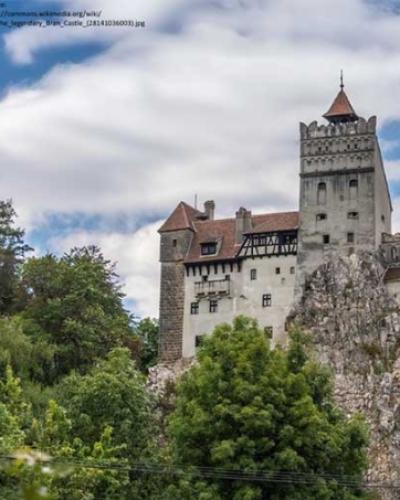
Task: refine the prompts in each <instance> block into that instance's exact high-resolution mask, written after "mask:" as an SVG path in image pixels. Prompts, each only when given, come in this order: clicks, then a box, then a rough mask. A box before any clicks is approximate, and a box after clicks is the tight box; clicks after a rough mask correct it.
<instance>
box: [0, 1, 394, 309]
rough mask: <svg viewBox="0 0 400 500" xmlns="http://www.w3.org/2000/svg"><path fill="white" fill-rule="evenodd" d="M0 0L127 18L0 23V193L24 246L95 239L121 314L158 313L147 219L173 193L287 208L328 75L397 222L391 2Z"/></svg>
mask: <svg viewBox="0 0 400 500" xmlns="http://www.w3.org/2000/svg"><path fill="white" fill-rule="evenodd" d="M5 1H6V0H5ZM0 3H1V2H0ZM6 4H7V10H9V11H18V10H19V11H24V10H29V11H41V10H44V9H49V10H64V9H65V10H70V11H81V10H84V9H87V10H88V11H90V10H93V9H94V10H101V18H102V19H103V20H108V19H110V20H111V19H120V20H134V21H144V22H145V27H144V28H143V27H138V28H121V27H118V28H113V27H88V28H79V27H65V28H60V27H47V28H36V27H31V26H25V27H21V28H8V27H7V28H5V27H3V28H1V27H0V37H1V44H0V67H1V71H0V165H1V168H0V199H8V198H12V200H13V202H14V206H15V208H16V210H17V212H18V214H19V219H18V224H19V225H21V226H22V227H24V228H25V229H26V231H27V233H26V239H27V241H28V242H29V243H30V244H31V245H32V246H34V247H35V252H36V254H38V255H42V254H45V253H47V252H52V253H56V254H59V255H61V254H62V253H63V252H65V251H68V249H70V248H71V247H74V246H81V245H87V244H97V245H99V246H100V247H101V249H102V250H103V253H104V254H105V255H106V257H108V258H110V259H112V260H114V261H116V262H117V270H118V272H119V274H120V276H121V280H122V282H123V283H124V291H125V293H126V296H127V302H126V303H127V305H128V307H129V308H130V309H131V311H132V312H133V313H134V314H135V315H137V316H140V317H144V316H153V317H156V316H157V314H158V295H159V292H158V287H159V263H158V250H159V236H158V234H157V229H158V227H159V226H160V225H161V223H162V221H163V219H165V218H166V217H167V216H168V215H169V213H170V212H171V211H172V210H173V209H174V207H175V206H176V205H177V204H178V202H179V201H180V200H184V201H186V202H188V203H191V204H193V203H194V198H195V196H196V195H197V197H198V200H199V204H201V203H203V202H204V201H205V200H208V199H214V200H215V202H216V215H217V217H229V216H232V215H233V214H234V212H235V211H236V210H237V209H238V208H239V207H240V206H245V207H246V208H249V209H252V211H253V213H260V212H266V211H286V210H297V208H298V196H299V194H298V187H299V179H298V171H299V152H298V151H299V129H298V127H299V125H298V124H299V122H300V121H303V122H305V123H310V122H312V121H314V120H319V121H320V122H321V123H322V122H323V118H321V115H322V114H323V113H324V112H325V111H327V109H328V108H329V106H330V104H331V102H332V100H333V98H334V97H335V95H336V93H337V92H338V90H339V73H340V69H343V70H344V78H345V85H346V92H347V94H348V96H349V98H350V100H351V102H352V104H353V106H354V108H355V109H356V111H357V113H358V114H359V115H361V116H364V117H366V118H368V117H369V116H371V115H377V116H378V127H379V129H378V133H379V138H380V143H381V147H382V151H383V155H384V159H385V165H386V172H387V176H388V180H389V184H390V190H391V194H392V200H393V205H394V213H393V229H394V231H398V230H399V231H400V104H399V94H400V92H399V91H400V8H399V4H398V2H395V1H389V0H387V1H386V0H379V1H378V0H376V1H373V0H368V1H367V0H335V1H334V2H332V1H331V0H322V1H321V0H301V1H298V0H279V1H277V0H113V1H111V0H55V1H48V0H46V1H44V0H8V1H6ZM1 10H4V9H2V8H1V7H0V11H1ZM0 20H1V18H0Z"/></svg>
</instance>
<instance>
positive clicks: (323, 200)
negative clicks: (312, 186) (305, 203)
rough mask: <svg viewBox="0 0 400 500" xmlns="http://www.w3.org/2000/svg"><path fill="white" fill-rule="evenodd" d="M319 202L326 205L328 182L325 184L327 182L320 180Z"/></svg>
mask: <svg viewBox="0 0 400 500" xmlns="http://www.w3.org/2000/svg"><path fill="white" fill-rule="evenodd" d="M317 203H318V205H325V204H326V184H325V182H320V183H319V184H318V191H317Z"/></svg>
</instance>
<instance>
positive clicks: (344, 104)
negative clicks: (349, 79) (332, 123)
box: [323, 89, 358, 120]
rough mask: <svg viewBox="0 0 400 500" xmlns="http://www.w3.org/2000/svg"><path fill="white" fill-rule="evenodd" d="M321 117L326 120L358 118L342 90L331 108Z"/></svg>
mask: <svg viewBox="0 0 400 500" xmlns="http://www.w3.org/2000/svg"><path fill="white" fill-rule="evenodd" d="M323 116H324V118H327V119H328V120H329V118H338V117H346V116H347V117H349V118H352V119H357V118H358V117H357V113H356V112H355V111H354V108H353V106H352V105H351V103H350V101H349V98H348V97H347V95H346V92H345V91H344V90H343V89H340V92H339V93H338V95H337V96H336V97H335V100H334V101H333V103H332V106H331V107H330V108H329V110H328V111H327V112H326V113H325V114H324V115H323Z"/></svg>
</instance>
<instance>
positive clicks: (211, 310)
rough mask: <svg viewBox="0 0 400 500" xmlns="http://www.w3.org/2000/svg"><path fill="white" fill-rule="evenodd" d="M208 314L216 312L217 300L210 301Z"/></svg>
mask: <svg viewBox="0 0 400 500" xmlns="http://www.w3.org/2000/svg"><path fill="white" fill-rule="evenodd" d="M208 312H209V313H210V314H215V313H217V312H218V300H217V299H210V301H209V304H208Z"/></svg>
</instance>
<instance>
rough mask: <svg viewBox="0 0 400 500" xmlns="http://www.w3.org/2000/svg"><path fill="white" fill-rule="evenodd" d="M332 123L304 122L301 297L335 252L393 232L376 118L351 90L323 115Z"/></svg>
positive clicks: (374, 243)
mask: <svg viewBox="0 0 400 500" xmlns="http://www.w3.org/2000/svg"><path fill="white" fill-rule="evenodd" d="M323 117H324V118H325V119H326V120H327V122H328V123H327V124H318V123H317V122H316V121H314V122H312V123H311V124H310V125H305V124H304V123H300V222H299V235H298V238H299V240H298V253H297V287H296V288H297V296H300V294H301V290H302V287H303V285H304V284H305V282H306V279H307V275H309V274H310V273H311V272H312V271H313V270H314V269H315V268H316V267H317V266H318V265H319V264H321V263H322V262H323V261H324V259H325V257H326V256H328V255H329V254H332V253H334V252H336V253H340V254H342V255H350V254H351V253H353V252H355V251H357V250H375V249H377V248H378V247H379V245H380V244H381V241H382V233H390V230H391V212H392V206H391V201H390V194H389V189H388V185H387V181H386V176H385V171H384V166H383V162H382V157H381V153H380V148H379V142H378V138H377V135H376V117H375V116H372V117H371V118H369V119H368V120H365V119H364V118H361V117H359V116H358V114H357V113H356V111H355V110H354V108H353V106H352V104H351V102H350V100H349V98H348V96H347V94H346V92H345V90H344V83H343V75H341V80H340V90H339V93H338V94H337V96H336V97H335V99H334V101H333V103H332V105H331V107H330V108H329V110H328V111H327V112H326V113H325V114H324V115H323Z"/></svg>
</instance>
